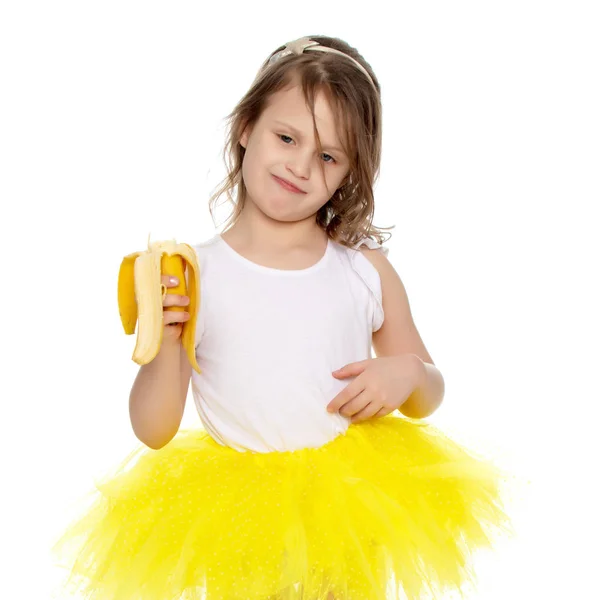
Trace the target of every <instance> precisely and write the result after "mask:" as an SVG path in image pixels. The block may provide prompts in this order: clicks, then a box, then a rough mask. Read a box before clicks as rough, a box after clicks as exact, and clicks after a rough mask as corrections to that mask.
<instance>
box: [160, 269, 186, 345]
mask: <svg viewBox="0 0 600 600" xmlns="http://www.w3.org/2000/svg"><path fill="white" fill-rule="evenodd" d="M161 282H162V284H163V285H165V286H166V287H175V286H176V285H177V284H175V283H171V276H170V275H162V277H161ZM189 303H190V299H189V297H188V296H182V295H181V294H165V297H164V299H163V324H164V330H163V338H164V339H168V340H169V341H176V340H178V339H179V338H180V337H181V332H182V331H183V323H185V321H188V320H189V318H190V313H189V312H186V311H181V310H164V307H165V306H188V305H189Z"/></svg>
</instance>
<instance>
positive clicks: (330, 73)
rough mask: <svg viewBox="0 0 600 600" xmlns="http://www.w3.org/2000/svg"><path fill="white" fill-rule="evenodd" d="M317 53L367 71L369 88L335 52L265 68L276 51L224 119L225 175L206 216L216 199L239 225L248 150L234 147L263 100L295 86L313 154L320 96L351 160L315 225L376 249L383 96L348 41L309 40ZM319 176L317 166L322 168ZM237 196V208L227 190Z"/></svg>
mask: <svg viewBox="0 0 600 600" xmlns="http://www.w3.org/2000/svg"><path fill="white" fill-rule="evenodd" d="M309 37H310V39H311V40H314V41H317V42H319V43H320V44H321V45H323V46H328V47H330V48H335V49H336V50H340V51H341V52H344V53H345V54H347V55H349V56H351V57H352V58H354V59H355V60H357V61H359V62H360V64H361V65H363V66H364V68H365V69H367V71H368V73H369V75H370V76H371V78H372V80H373V83H374V85H375V88H374V87H373V85H372V84H371V83H370V82H369V81H368V79H367V78H366V77H365V75H364V74H363V73H362V72H361V71H360V69H358V68H357V66H356V65H355V64H354V63H353V62H352V61H351V60H347V59H346V58H345V57H343V56H340V55H338V54H336V53H333V52H304V53H303V54H300V55H296V54H291V55H289V56H286V57H283V58H281V59H279V60H278V61H276V62H275V63H274V64H272V65H269V64H268V63H269V59H270V58H271V56H273V55H274V54H276V53H277V52H279V51H280V50H283V49H284V48H285V46H280V47H279V48H277V50H275V51H274V52H272V53H271V55H270V56H269V58H267V59H266V60H265V62H264V63H263V65H262V67H261V69H260V70H259V72H258V75H257V77H256V79H255V81H254V83H253V84H252V86H251V87H250V89H249V90H248V91H247V92H246V94H245V96H244V97H243V98H242V99H241V100H240V101H239V103H238V104H237V106H236V107H235V108H234V110H233V111H232V112H231V113H230V114H229V115H227V117H226V119H227V121H228V133H227V138H226V143H225V146H224V149H223V160H224V162H225V166H226V169H227V176H226V177H225V178H224V179H223V180H222V182H221V183H220V185H219V187H218V188H217V191H216V192H215V193H214V194H212V195H211V197H210V199H209V209H210V212H211V215H212V216H213V221H214V213H213V209H214V208H215V206H216V202H217V200H218V199H219V198H220V197H221V195H222V194H226V196H227V199H228V200H229V201H230V202H231V203H232V204H233V206H234V210H233V212H232V214H231V215H230V217H229V219H228V220H227V224H228V226H229V227H231V226H233V224H234V223H235V222H236V221H237V219H238V218H239V216H240V214H241V212H242V210H243V208H244V204H245V201H246V194H247V189H246V186H245V184H244V180H243V177H242V162H243V159H244V154H245V152H246V149H245V148H244V147H243V146H242V145H241V144H240V143H239V141H240V138H241V136H242V133H243V132H244V129H245V128H246V127H248V126H250V127H251V126H252V125H253V124H254V123H255V122H256V121H257V120H258V119H259V117H260V115H261V114H262V111H263V110H264V108H265V106H266V103H267V101H268V98H269V97H270V96H271V95H272V94H274V93H275V92H278V91H279V90H281V89H283V88H286V87H287V86H288V85H290V84H292V83H293V82H294V81H295V80H296V79H298V80H299V82H300V85H301V87H302V91H303V94H304V98H305V100H306V103H307V105H308V106H309V108H310V112H311V114H312V118H313V130H314V134H315V137H316V139H317V146H318V149H319V152H322V146H321V140H320V139H319V134H318V131H317V127H316V123H315V114H314V101H315V96H316V94H317V93H318V92H319V91H322V92H323V93H324V94H325V96H326V98H327V100H328V101H329V103H330V105H331V106H332V109H333V113H334V115H335V121H336V122H335V126H336V129H337V131H338V135H339V136H340V142H341V144H342V146H343V149H344V152H345V154H346V156H347V157H348V159H349V165H350V168H349V173H348V175H347V177H346V179H345V180H344V183H343V185H342V186H341V187H340V188H339V189H337V190H336V191H335V192H334V193H333V195H332V196H331V198H330V199H329V200H328V202H327V203H326V204H325V205H324V206H322V207H321V208H320V209H319V211H318V212H317V215H316V221H317V224H318V225H319V226H320V227H322V228H323V230H324V231H325V232H326V233H327V235H328V236H329V237H330V238H331V239H333V240H334V241H337V242H339V243H341V244H343V245H345V246H350V247H353V246H355V245H356V244H358V243H359V242H360V241H361V240H362V239H363V238H365V237H368V238H371V239H373V240H375V241H376V242H377V243H379V244H382V243H384V242H386V241H387V239H389V237H391V235H392V234H391V233H390V234H387V235H388V236H389V237H388V238H387V239H386V238H385V235H386V234H384V233H382V230H384V229H393V227H384V228H379V227H375V226H373V225H372V222H373V215H374V210H375V199H374V195H373V185H374V183H375V181H376V180H377V177H378V176H379V167H380V163H381V139H382V138H381V115H382V108H381V89H380V86H379V82H378V81H377V78H376V77H375V74H374V73H373V70H372V69H371V67H370V65H369V64H368V63H367V62H366V61H365V60H364V58H363V57H362V56H361V55H360V54H359V53H358V52H357V51H356V50H355V49H354V48H352V47H351V46H349V45H348V44H347V43H346V42H344V41H342V40H340V39H338V38H331V37H327V36H309ZM321 169H323V164H322V163H321ZM234 189H236V190H237V202H235V201H234V199H233V197H232V194H231V192H232V190H234Z"/></svg>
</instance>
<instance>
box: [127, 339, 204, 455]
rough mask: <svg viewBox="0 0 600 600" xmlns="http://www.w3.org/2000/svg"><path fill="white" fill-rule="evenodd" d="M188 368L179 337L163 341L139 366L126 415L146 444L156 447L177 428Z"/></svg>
mask: <svg viewBox="0 0 600 600" xmlns="http://www.w3.org/2000/svg"><path fill="white" fill-rule="evenodd" d="M191 371H192V367H191V365H190V364H189V361H188V359H187V356H186V354H185V350H184V349H183V346H182V344H181V339H176V340H163V343H162V344H161V347H160V350H159V352H158V354H157V355H156V356H155V357H154V359H153V360H152V361H150V362H149V363H148V364H146V365H143V366H141V367H140V370H139V372H138V374H137V377H136V378H135V381H134V383H133V386H132V388H131V393H130V395H129V416H130V419H131V426H132V427H133V431H134V433H135V435H136V437H137V438H138V439H139V440H140V441H141V442H143V443H144V444H146V446H149V447H150V448H153V449H154V450H158V449H159V448H162V447H163V446H165V445H166V444H167V443H169V442H170V441H171V440H172V439H173V438H174V437H175V434H176V433H177V431H179V426H180V425H181V419H182V418H183V412H184V409H185V401H186V397H187V392H188V387H189V382H190V377H191Z"/></svg>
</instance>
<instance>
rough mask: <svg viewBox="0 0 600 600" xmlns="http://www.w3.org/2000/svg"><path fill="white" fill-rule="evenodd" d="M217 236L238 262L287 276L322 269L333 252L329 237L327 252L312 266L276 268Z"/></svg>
mask: <svg viewBox="0 0 600 600" xmlns="http://www.w3.org/2000/svg"><path fill="white" fill-rule="evenodd" d="M215 237H216V238H217V239H218V240H219V241H220V242H221V246H223V248H225V250H226V252H227V253H228V254H229V255H230V256H232V257H233V258H234V259H236V260H237V261H238V262H240V263H242V264H244V265H246V266H247V267H250V268H251V269H254V270H255V271H261V272H262V273H270V274H272V275H282V276H285V277H294V276H299V275H307V274H309V273H314V272H315V271H318V270H320V269H322V268H323V266H324V265H325V263H326V262H327V259H328V258H329V255H330V253H331V248H332V242H331V238H329V237H328V238H327V247H326V248H325V253H324V254H323V256H322V257H321V258H320V259H319V260H318V261H317V262H316V263H315V264H313V265H311V266H310V267H307V268H305V269H276V268H275V267H267V266H265V265H259V264H258V263H255V262H253V261H251V260H250V259H248V258H246V257H245V256H242V255H241V254H240V253H239V252H237V251H236V250H234V249H233V248H232V247H231V246H230V245H229V244H228V243H227V242H226V241H225V240H224V239H223V236H222V235H221V234H220V233H219V234H217V235H216V236H215Z"/></svg>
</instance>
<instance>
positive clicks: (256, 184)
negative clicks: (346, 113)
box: [240, 85, 349, 222]
mask: <svg viewBox="0 0 600 600" xmlns="http://www.w3.org/2000/svg"><path fill="white" fill-rule="evenodd" d="M314 111H315V122H316V125H317V130H318V132H319V137H320V139H321V145H322V148H323V152H322V153H319V152H318V149H317V144H316V139H315V137H314V133H313V120H312V115H311V113H310V110H309V108H308V107H307V106H306V103H305V100H304V95H303V93H302V88H301V87H300V86H299V85H294V86H293V87H290V88H287V89H284V90H280V91H279V92H276V93H275V94H273V95H272V96H271V97H270V98H269V101H268V102H267V105H266V107H265V109H264V110H263V112H262V114H261V116H260V118H259V119H258V120H257V121H256V123H254V125H253V126H252V127H247V128H246V129H245V130H244V132H243V133H242V136H241V138H240V144H241V145H242V146H243V147H244V148H245V149H246V153H245V156H244V161H243V165H242V176H243V178H244V183H245V185H246V189H247V192H248V198H247V201H250V202H253V203H254V204H255V205H256V207H257V208H258V209H259V210H261V211H262V212H263V213H264V214H266V215H267V216H269V217H271V218H273V219H276V220H278V221H290V222H292V221H299V220H303V219H307V218H308V217H310V216H311V215H314V214H315V213H317V212H318V210H319V209H320V208H321V207H322V206H323V205H325V204H326V203H327V202H328V200H329V199H330V198H331V196H332V195H333V194H334V192H335V191H336V190H337V189H338V188H339V187H340V186H341V185H343V183H344V179H345V177H346V175H347V174H348V164H349V163H348V159H347V157H346V156H345V155H344V152H343V150H342V144H341V143H340V140H339V138H338V136H337V132H336V131H335V121H334V115H333V112H332V110H331V106H330V105H329V103H328V101H327V99H326V97H325V95H324V94H323V93H322V92H319V93H318V94H317V95H316V97H315V107H314ZM319 162H321V163H322V164H319ZM323 171H324V173H325V179H324V178H323ZM275 177H278V178H283V179H286V180H287V181H289V182H291V183H292V184H293V185H294V186H296V187H297V188H299V189H300V190H301V191H302V192H303V193H297V192H293V191H289V190H287V189H285V188H284V187H282V185H281V184H280V183H279V182H278V181H277V179H275Z"/></svg>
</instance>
